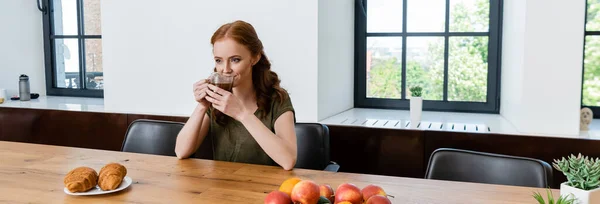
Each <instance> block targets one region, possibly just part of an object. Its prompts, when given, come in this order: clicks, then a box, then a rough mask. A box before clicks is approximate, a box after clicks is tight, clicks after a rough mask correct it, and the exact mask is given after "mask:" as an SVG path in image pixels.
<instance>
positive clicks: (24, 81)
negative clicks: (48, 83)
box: [19, 74, 31, 101]
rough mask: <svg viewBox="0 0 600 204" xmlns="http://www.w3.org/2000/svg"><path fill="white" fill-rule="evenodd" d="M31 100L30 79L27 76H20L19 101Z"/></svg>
mask: <svg viewBox="0 0 600 204" xmlns="http://www.w3.org/2000/svg"><path fill="white" fill-rule="evenodd" d="M30 99H31V91H30V90H29V77H28V76H27V75H25V74H21V76H19V100H21V101H29V100H30Z"/></svg>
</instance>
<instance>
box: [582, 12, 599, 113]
mask: <svg viewBox="0 0 600 204" xmlns="http://www.w3.org/2000/svg"><path fill="white" fill-rule="evenodd" d="M587 2H588V8H587V24H586V30H588V31H600V16H599V15H600V13H598V11H600V0H588V1H587ZM584 54H585V59H584V62H583V64H584V74H583V92H582V93H583V95H582V100H583V101H582V102H583V105H586V106H600V36H586V38H585V53H584Z"/></svg>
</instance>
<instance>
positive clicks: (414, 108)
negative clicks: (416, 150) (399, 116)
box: [409, 86, 423, 127]
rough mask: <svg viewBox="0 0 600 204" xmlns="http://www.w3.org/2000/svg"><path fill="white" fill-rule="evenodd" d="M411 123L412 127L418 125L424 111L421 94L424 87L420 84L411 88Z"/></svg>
mask: <svg viewBox="0 0 600 204" xmlns="http://www.w3.org/2000/svg"><path fill="white" fill-rule="evenodd" d="M409 90H410V95H411V97H410V123H411V124H412V125H411V127H416V126H417V124H418V123H419V122H421V112H423V98H421V94H422V91H423V88H421V87H420V86H414V87H411V88H410V89H409Z"/></svg>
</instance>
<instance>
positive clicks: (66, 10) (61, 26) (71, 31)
mask: <svg viewBox="0 0 600 204" xmlns="http://www.w3.org/2000/svg"><path fill="white" fill-rule="evenodd" d="M53 4H54V9H53V11H52V13H53V15H54V34H55V35H77V1H76V0H54V1H53Z"/></svg>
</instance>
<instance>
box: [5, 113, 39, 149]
mask: <svg viewBox="0 0 600 204" xmlns="http://www.w3.org/2000/svg"><path fill="white" fill-rule="evenodd" d="M42 113H43V111H36V110H30V109H19V108H0V140H3V141H14V142H28V143H40V139H39V138H37V136H39V135H36V134H33V132H34V131H35V129H36V128H35V127H37V125H36V123H37V122H39V121H40V117H41V114H42Z"/></svg>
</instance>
